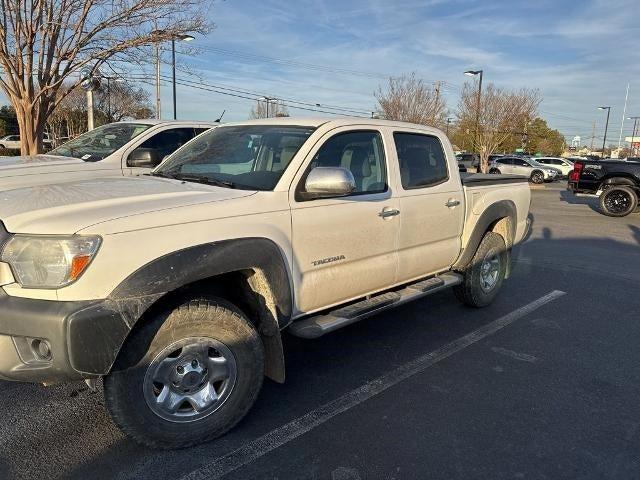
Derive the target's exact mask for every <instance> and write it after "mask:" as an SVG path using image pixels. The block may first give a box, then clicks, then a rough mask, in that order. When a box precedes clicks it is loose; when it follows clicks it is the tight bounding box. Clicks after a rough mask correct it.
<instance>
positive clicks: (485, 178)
mask: <svg viewBox="0 0 640 480" xmlns="http://www.w3.org/2000/svg"><path fill="white" fill-rule="evenodd" d="M460 179H461V180H462V185H463V186H466V187H484V186H488V185H504V184H508V183H521V182H524V183H527V182H528V181H529V180H528V178H527V177H525V176H522V175H494V174H488V173H467V174H465V173H463V174H461V175H460Z"/></svg>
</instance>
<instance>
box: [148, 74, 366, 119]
mask: <svg viewBox="0 0 640 480" xmlns="http://www.w3.org/2000/svg"><path fill="white" fill-rule="evenodd" d="M144 78H145V79H148V77H146V76H145V77H144ZM160 78H161V79H163V80H165V81H171V79H170V78H169V77H168V76H164V75H161V77H160ZM177 80H178V82H176V83H178V84H180V85H182V86H186V87H192V88H196V89H201V90H206V91H210V92H214V93H219V94H221V95H228V96H232V97H237V98H243V99H246V100H252V101H258V100H260V99H261V98H263V97H265V96H266V95H265V94H264V93H262V92H255V91H251V90H242V89H239V88H232V87H229V86H222V85H215V84H210V83H205V82H195V81H193V80H188V79H184V78H180V79H177ZM277 99H278V100H280V101H281V102H283V103H285V104H286V106H288V107H291V108H297V109H300V110H308V111H313V112H320V113H330V114H334V115H339V114H342V115H346V114H349V115H350V116H362V114H364V115H367V117H368V116H369V115H370V113H371V111H370V110H360V109H355V108H350V107H338V106H333V105H324V104H319V103H311V102H303V101H301V100H295V99H291V98H285V97H278V98H277ZM353 114H360V115H353Z"/></svg>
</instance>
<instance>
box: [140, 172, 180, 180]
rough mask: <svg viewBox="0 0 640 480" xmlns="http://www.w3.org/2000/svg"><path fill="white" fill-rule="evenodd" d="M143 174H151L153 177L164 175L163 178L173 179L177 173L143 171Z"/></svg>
mask: <svg viewBox="0 0 640 480" xmlns="http://www.w3.org/2000/svg"><path fill="white" fill-rule="evenodd" d="M143 175H149V176H151V177H162V178H171V179H175V178H176V177H175V175H171V174H170V173H164V172H150V173H143Z"/></svg>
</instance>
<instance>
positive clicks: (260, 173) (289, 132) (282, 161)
mask: <svg viewBox="0 0 640 480" xmlns="http://www.w3.org/2000/svg"><path fill="white" fill-rule="evenodd" d="M314 130H315V128H313V127H298V126H283V125H280V126H277V125H242V126H228V127H218V128H215V129H213V130H210V131H208V132H205V133H203V134H202V135H200V136H199V137H197V138H196V139H194V140H193V141H192V142H190V143H189V144H187V145H185V146H184V147H183V148H181V149H180V150H178V151H176V152H175V153H174V154H172V155H171V156H169V158H167V159H166V160H165V161H164V162H162V164H161V165H160V166H159V167H158V168H156V170H154V172H153V174H154V175H159V176H167V177H175V178H181V179H183V180H186V181H189V180H194V181H196V180H195V179H198V178H199V179H201V180H204V181H208V182H209V183H214V184H217V185H221V186H224V185H228V186H233V187H234V188H244V189H251V190H273V188H274V187H275V186H276V184H277V183H278V180H280V177H281V176H282V174H283V173H284V170H285V169H286V168H287V166H288V165H289V162H291V159H292V158H293V156H294V155H295V154H296V153H297V152H298V150H299V149H300V147H301V146H302V144H303V143H304V142H305V141H306V140H307V138H309V136H310V135H311V134H312V133H313V131H314Z"/></svg>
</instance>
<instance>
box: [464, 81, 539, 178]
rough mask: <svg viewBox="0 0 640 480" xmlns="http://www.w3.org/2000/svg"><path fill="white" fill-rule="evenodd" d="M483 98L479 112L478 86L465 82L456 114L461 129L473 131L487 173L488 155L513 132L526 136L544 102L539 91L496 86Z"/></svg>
mask: <svg viewBox="0 0 640 480" xmlns="http://www.w3.org/2000/svg"><path fill="white" fill-rule="evenodd" d="M480 98H481V101H480V111H479V112H478V104H477V100H478V85H477V83H465V85H464V87H463V89H462V94H461V96H460V101H459V104H458V113H457V114H458V124H459V126H460V128H461V129H464V130H465V131H471V132H474V135H473V140H472V141H473V145H474V148H475V150H476V151H477V152H478V153H479V154H480V167H481V170H482V171H483V172H486V171H487V167H488V164H489V155H491V154H492V153H493V152H495V151H496V149H497V148H498V147H500V145H501V144H503V143H504V142H505V141H506V140H507V139H508V138H509V137H510V136H511V135H513V134H514V133H518V132H522V133H523V134H524V133H526V126H527V125H528V123H529V122H530V121H531V119H532V118H534V117H535V115H536V112H537V110H538V106H539V105H540V102H541V100H542V99H541V97H540V92H539V91H538V90H530V89H527V88H523V89H520V90H517V91H510V90H505V89H502V88H498V87H496V86H495V85H493V84H489V85H487V87H486V88H485V89H483V91H482V95H481V97H480ZM476 115H477V117H476ZM476 118H477V119H478V120H477V121H478V125H477V133H475V132H476V128H475V122H476Z"/></svg>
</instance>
